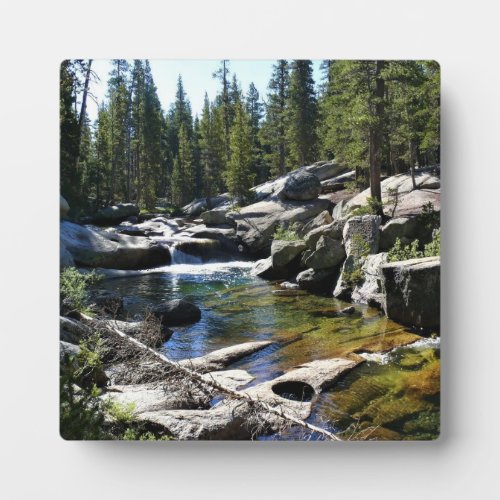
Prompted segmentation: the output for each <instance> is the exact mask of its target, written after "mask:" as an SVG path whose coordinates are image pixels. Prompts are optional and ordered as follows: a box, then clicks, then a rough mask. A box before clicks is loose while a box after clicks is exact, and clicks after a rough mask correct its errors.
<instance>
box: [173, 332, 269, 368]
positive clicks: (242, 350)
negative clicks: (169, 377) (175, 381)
mask: <svg viewBox="0 0 500 500" xmlns="http://www.w3.org/2000/svg"><path fill="white" fill-rule="evenodd" d="M272 343H273V342H271V341H269V340H262V341H256V342H245V343H243V344H237V345H234V346H230V347H224V348H222V349H218V350H217V351H212V352H210V353H208V354H206V355H205V356H201V357H199V358H189V359H184V360H182V361H180V362H179V364H180V365H182V366H185V367H187V368H190V369H192V370H196V371H199V372H211V371H215V370H221V369H222V368H225V367H226V366H229V365H230V364H232V363H235V362H236V361H239V360H240V359H242V358H244V357H246V356H249V355H250V354H253V353H254V352H257V351H260V350H261V349H264V348H265V347H267V346H270V345H271V344H272Z"/></svg>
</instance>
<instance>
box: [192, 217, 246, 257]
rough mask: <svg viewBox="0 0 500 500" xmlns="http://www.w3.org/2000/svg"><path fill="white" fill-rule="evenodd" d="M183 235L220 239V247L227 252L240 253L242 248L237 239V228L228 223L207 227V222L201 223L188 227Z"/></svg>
mask: <svg viewBox="0 0 500 500" xmlns="http://www.w3.org/2000/svg"><path fill="white" fill-rule="evenodd" d="M182 235H186V236H189V237H192V238H201V239H208V240H215V241H218V242H219V244H220V247H221V249H222V250H224V251H225V252H228V253H230V254H238V253H240V248H239V245H238V241H237V236H236V229H235V228H233V227H231V226H228V225H220V226H218V227H207V226H206V225H205V224H200V225H197V226H193V227H190V228H187V229H186V230H185V231H183V233H182Z"/></svg>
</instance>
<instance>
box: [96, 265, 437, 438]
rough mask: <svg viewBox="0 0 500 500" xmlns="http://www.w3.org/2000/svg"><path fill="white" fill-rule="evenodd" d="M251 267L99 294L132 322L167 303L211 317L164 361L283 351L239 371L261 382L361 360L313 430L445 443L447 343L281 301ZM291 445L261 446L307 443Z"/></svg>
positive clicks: (190, 273)
mask: <svg viewBox="0 0 500 500" xmlns="http://www.w3.org/2000/svg"><path fill="white" fill-rule="evenodd" d="M251 267H252V263H250V262H229V263H185V264H173V265H171V266H167V267H165V268H161V269H157V270H155V272H152V273H146V274H143V275H139V276H130V277H122V278H115V279H106V280H104V281H103V282H101V283H100V284H99V288H106V289H109V290H113V291H116V292H118V293H119V294H121V295H122V296H123V297H124V304H125V309H126V313H127V315H128V316H129V319H133V318H137V319H138V318H140V316H141V314H142V313H143V312H144V310H145V308H147V307H148V306H149V305H153V304H157V303H159V302H161V301H163V300H170V299H174V298H186V299H188V300H190V301H192V302H194V303H195V304H196V305H198V306H199V307H200V309H201V311H202V315H201V320H200V321H199V322H198V323H195V324H193V325H189V326H184V327H176V328H174V334H173V335H172V337H171V338H170V339H169V340H168V341H167V342H165V344H164V345H163V347H162V351H163V352H164V353H165V354H166V355H167V356H169V357H170V358H172V359H176V360H180V359H185V358H190V357H196V356H202V355H204V354H207V353H208V352H210V351H213V350H215V349H219V348H223V347H227V346H231V345H235V344H238V343H241V342H247V341H254V340H272V341H274V344H273V345H271V346H269V347H267V348H266V349H264V350H262V351H259V352H257V353H255V354H253V355H251V356H249V357H247V358H245V359H243V360H241V361H240V362H238V363H236V364H234V365H232V366H231V368H242V369H245V370H247V371H248V372H249V373H250V374H252V375H253V376H254V377H255V379H254V380H253V381H252V383H251V385H253V384H256V383H259V382H262V381H265V380H269V379H271V378H274V377H276V376H279V375H281V374H282V373H284V372H285V371H287V370H289V369H290V368H292V367H294V366H297V365H299V364H301V363H304V362H308V361H313V360H315V359H326V358H331V357H337V356H339V357H346V356H353V355H354V356H356V355H358V356H362V357H363V358H364V359H365V360H366V361H365V362H364V363H362V364H360V365H359V366H358V367H356V368H355V369H354V370H352V371H351V372H350V373H348V374H347V375H346V376H345V377H343V378H342V379H340V380H339V381H338V382H337V384H336V385H335V386H334V387H333V388H331V389H330V390H328V391H326V392H324V393H323V394H321V395H319V396H317V397H316V399H315V400H314V402H313V412H312V415H311V417H310V418H309V421H310V422H311V423H314V424H315V425H319V426H321V427H324V428H327V429H329V430H333V431H335V432H340V433H343V434H342V435H343V436H344V438H351V439H380V440H395V439H435V438H436V437H437V436H438V435H439V420H440V417H439V415H440V412H439V402H440V378H439V372H440V356H439V353H440V349H439V337H437V336H436V335H433V334H432V333H431V334H429V332H427V334H426V336H425V337H423V336H421V335H419V334H418V332H414V331H411V330H410V329H408V328H407V327H404V326H402V325H399V324H397V323H395V322H393V321H391V320H389V319H388V318H386V317H385V316H384V315H383V313H381V312H380V311H379V310H377V309H374V308H371V307H368V306H366V305H355V312H354V313H353V314H352V315H342V314H339V311H341V310H342V309H343V308H345V307H347V306H349V305H350V304H347V303H345V302H342V301H339V300H336V299H334V298H332V297H331V296H318V295H312V294H301V295H298V296H281V295H277V294H275V293H273V292H274V291H276V290H278V289H279V287H278V285H277V284H273V283H270V282H268V281H265V280H262V279H260V278H257V277H254V276H252V275H251V273H250V270H251ZM299 437H300V436H297V435H296V434H294V431H293V430H291V431H290V432H289V433H288V434H286V435H281V436H267V437H263V438H261V439H290V438H292V439H293V438H299Z"/></svg>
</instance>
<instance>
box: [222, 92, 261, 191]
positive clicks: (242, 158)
mask: <svg viewBox="0 0 500 500" xmlns="http://www.w3.org/2000/svg"><path fill="white" fill-rule="evenodd" d="M230 147H231V159H230V160H229V164H228V167H227V170H226V172H225V179H226V184H227V187H228V189H229V192H230V193H231V195H232V196H234V197H235V198H238V199H240V200H241V199H245V198H246V197H247V196H248V191H249V189H250V188H251V187H252V185H253V181H254V178H255V174H254V173H253V172H252V135H251V129H250V123H249V119H248V116H247V114H246V111H245V108H244V106H243V103H242V102H241V99H239V100H238V101H236V103H235V116H234V122H233V127H232V130H231V141H230Z"/></svg>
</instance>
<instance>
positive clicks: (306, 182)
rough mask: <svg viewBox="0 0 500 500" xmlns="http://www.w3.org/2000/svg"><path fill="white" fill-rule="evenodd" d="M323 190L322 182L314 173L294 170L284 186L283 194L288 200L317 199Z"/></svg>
mask: <svg viewBox="0 0 500 500" xmlns="http://www.w3.org/2000/svg"><path fill="white" fill-rule="evenodd" d="M320 191H321V182H320V180H319V179H318V177H316V176H315V175H314V174H312V173H309V172H307V171H305V170H298V171H296V172H292V174H291V175H290V176H289V177H288V179H287V180H286V182H285V185H284V187H283V196H284V197H285V198H287V199H288V200H298V201H307V200H315V199H316V198H317V197H318V196H319V193H320Z"/></svg>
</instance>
